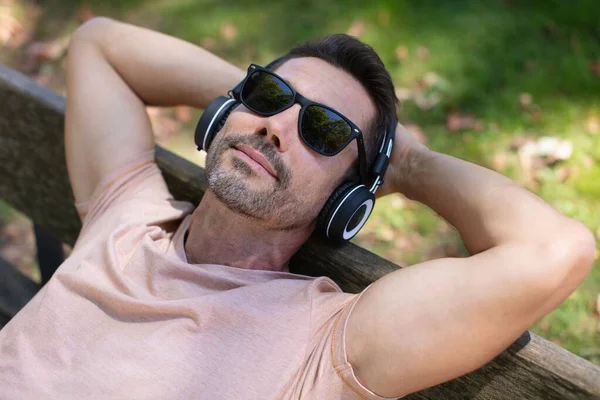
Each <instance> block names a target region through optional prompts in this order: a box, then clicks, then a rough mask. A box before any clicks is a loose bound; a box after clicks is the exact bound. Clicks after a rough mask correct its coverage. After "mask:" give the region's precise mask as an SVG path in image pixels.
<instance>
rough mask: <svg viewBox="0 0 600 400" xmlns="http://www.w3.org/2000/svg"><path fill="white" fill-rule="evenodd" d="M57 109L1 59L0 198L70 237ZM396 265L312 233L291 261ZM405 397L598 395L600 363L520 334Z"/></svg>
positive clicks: (191, 192) (168, 176)
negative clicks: (475, 366)
mask: <svg viewBox="0 0 600 400" xmlns="http://www.w3.org/2000/svg"><path fill="white" fill-rule="evenodd" d="M63 113H64V100H63V98H62V97H60V96H58V95H57V94H55V93H53V92H51V91H50V90H48V89H45V88H43V87H40V86H38V85H36V84H35V83H33V82H32V81H30V80H29V79H27V78H26V77H24V76H22V75H20V74H18V73H16V72H14V71H12V70H10V69H8V68H6V67H2V66H0V161H1V162H0V198H1V199H4V200H6V201H8V202H9V203H10V204H12V205H13V206H14V207H16V208H18V209H20V210H21V211H23V212H24V213H25V214H27V215H28V216H30V217H31V218H32V219H33V220H34V221H35V222H36V223H37V224H39V225H41V226H43V227H44V228H46V229H47V230H48V231H49V232H51V233H52V234H54V235H55V236H56V237H57V238H60V239H61V240H63V241H65V242H67V243H71V244H72V243H74V241H75V239H76V238H77V234H78V231H79V228H80V222H79V220H78V217H77V214H76V212H75V209H74V207H73V197H72V194H71V189H70V186H69V181H68V176H67V171H66V166H65V159H64V146H63V118H64V115H63ZM190 145H192V143H190ZM156 160H157V164H158V166H159V167H160V168H161V170H162V172H163V176H164V177H165V180H166V182H167V185H168V186H169V189H170V190H171V192H172V193H173V195H174V196H175V197H176V198H178V199H182V200H188V201H191V202H192V203H194V204H197V203H198V202H199V201H200V198H201V197H202V194H203V192H204V190H205V189H206V188H207V181H206V178H205V176H204V171H203V170H202V168H200V167H198V166H196V165H195V164H192V163H190V162H188V161H186V160H183V159H181V158H180V157H178V156H176V155H174V154H172V153H171V152H169V151H167V150H165V149H163V148H160V147H157V151H156ZM398 268H399V266H397V265H395V264H393V263H391V262H389V261H386V260H384V259H382V258H381V257H378V256H376V255H374V254H372V253H370V252H368V251H366V250H364V249H361V248H359V247H357V246H355V245H347V246H343V247H340V248H335V249H332V248H330V247H328V246H327V245H326V244H324V243H322V242H321V241H320V240H319V239H318V238H312V239H311V240H310V241H309V242H308V243H307V244H306V245H305V246H303V248H302V249H301V250H300V252H299V253H298V254H297V255H296V256H295V257H294V259H293V260H292V270H293V271H294V272H296V273H302V274H307V275H317V276H318V275H326V276H329V277H331V278H332V279H334V280H335V281H336V282H338V283H339V284H340V286H341V287H342V288H343V289H344V290H345V291H348V292H358V291H360V290H361V289H363V288H364V287H366V286H367V285H368V284H369V283H371V282H372V281H374V280H376V279H378V278H379V277H381V276H383V275H385V274H387V273H389V272H392V271H394V270H396V269H398ZM398 335H399V336H401V335H402V333H401V332H399V333H398ZM468 356H469V355H468V354H465V357H468ZM399 362H402V361H401V360H399ZM407 398H408V399H444V400H446V399H481V400H491V399H557V400H558V399H560V400H565V399H600V368H599V367H598V366H595V365H593V364H591V363H589V362H587V361H586V360H583V359H582V358H580V357H577V356H575V355H574V354H571V353H569V352H568V351H566V350H564V349H562V348H560V347H558V346H556V345H554V344H552V343H550V342H548V341H546V340H544V339H543V338H540V337H538V336H535V335H529V334H528V333H527V334H524V335H523V336H522V337H521V338H520V339H519V340H518V341H517V342H516V343H515V344H513V345H512V346H511V347H510V348H509V349H508V350H506V351H505V352H503V353H502V354H501V355H500V356H498V357H497V358H496V359H495V360H493V361H492V362H490V363H489V364H488V365H486V366H484V367H482V368H480V369H479V370H477V371H475V372H473V373H470V374H468V375H465V376H463V377H461V378H459V379H455V380H453V381H451V382H448V383H445V384H443V385H439V386H436V387H433V388H430V389H428V390H424V391H422V392H419V393H415V394H412V395H410V396H407Z"/></svg>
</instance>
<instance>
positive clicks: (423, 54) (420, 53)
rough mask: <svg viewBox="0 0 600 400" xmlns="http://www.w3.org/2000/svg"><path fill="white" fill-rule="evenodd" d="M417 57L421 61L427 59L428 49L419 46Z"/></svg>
mask: <svg viewBox="0 0 600 400" xmlns="http://www.w3.org/2000/svg"><path fill="white" fill-rule="evenodd" d="M417 56H418V57H419V58H420V59H421V60H425V59H426V58H429V49H428V48H427V47H425V46H419V48H418V49H417Z"/></svg>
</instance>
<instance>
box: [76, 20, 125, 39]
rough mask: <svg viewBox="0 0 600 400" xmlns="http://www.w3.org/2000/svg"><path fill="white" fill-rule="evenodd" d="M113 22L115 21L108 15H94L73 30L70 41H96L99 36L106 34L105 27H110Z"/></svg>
mask: <svg viewBox="0 0 600 400" xmlns="http://www.w3.org/2000/svg"><path fill="white" fill-rule="evenodd" d="M115 23H117V22H116V21H115V20H113V19H110V18H108V17H94V18H92V19H90V20H88V21H86V22H85V23H84V24H82V25H81V26H80V27H79V28H77V29H76V30H75V32H73V35H72V36H71V43H77V42H81V41H86V42H96V43H97V41H98V39H99V38H102V37H103V36H105V35H106V31H107V29H110V26H111V25H113V24H115Z"/></svg>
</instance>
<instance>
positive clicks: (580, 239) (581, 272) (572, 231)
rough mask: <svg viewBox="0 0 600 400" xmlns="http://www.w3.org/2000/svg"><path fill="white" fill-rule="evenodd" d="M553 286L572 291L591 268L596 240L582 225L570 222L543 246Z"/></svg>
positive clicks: (573, 221)
mask: <svg viewBox="0 0 600 400" xmlns="http://www.w3.org/2000/svg"><path fill="white" fill-rule="evenodd" d="M544 247H545V249H546V250H547V252H546V256H547V257H548V262H549V265H547V268H548V269H549V271H551V272H552V276H554V277H555V278H556V279H555V280H553V281H554V284H555V285H558V286H559V287H563V288H569V287H570V288H572V289H573V290H574V289H575V288H576V287H577V286H578V285H579V284H580V283H581V282H582V281H583V280H584V279H585V277H586V276H587V275H588V274H589V272H590V271H591V269H592V266H593V264H594V258H595V255H596V240H595V238H594V235H593V233H592V232H591V231H590V230H589V229H588V228H587V227H586V226H585V225H583V224H582V223H581V222H579V221H576V220H569V221H567V222H566V223H565V226H564V229H562V230H561V231H560V232H559V233H558V234H557V235H556V237H554V238H553V239H551V241H550V242H549V243H547V244H546V245H545V246H544Z"/></svg>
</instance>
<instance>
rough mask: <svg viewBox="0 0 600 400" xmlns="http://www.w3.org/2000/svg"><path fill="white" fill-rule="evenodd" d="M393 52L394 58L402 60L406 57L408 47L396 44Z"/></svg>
mask: <svg viewBox="0 0 600 400" xmlns="http://www.w3.org/2000/svg"><path fill="white" fill-rule="evenodd" d="M394 53H395V54H396V59H397V60H398V61H404V60H406V59H407V58H408V47H406V46H398V47H396V51H395V52H394Z"/></svg>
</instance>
